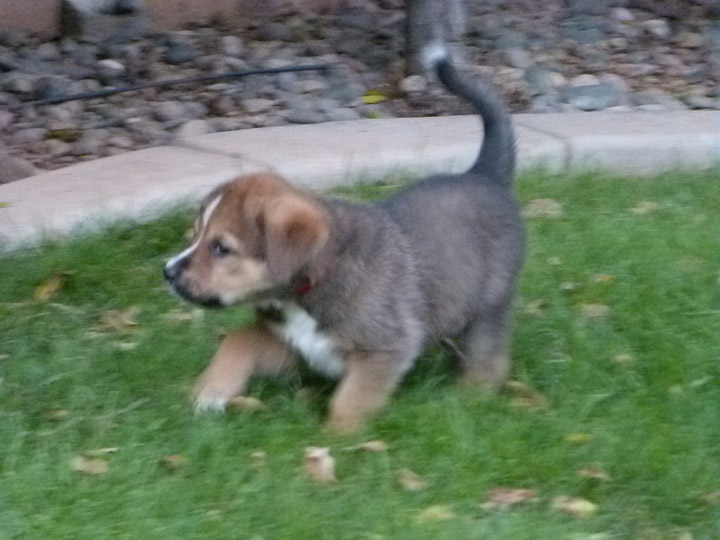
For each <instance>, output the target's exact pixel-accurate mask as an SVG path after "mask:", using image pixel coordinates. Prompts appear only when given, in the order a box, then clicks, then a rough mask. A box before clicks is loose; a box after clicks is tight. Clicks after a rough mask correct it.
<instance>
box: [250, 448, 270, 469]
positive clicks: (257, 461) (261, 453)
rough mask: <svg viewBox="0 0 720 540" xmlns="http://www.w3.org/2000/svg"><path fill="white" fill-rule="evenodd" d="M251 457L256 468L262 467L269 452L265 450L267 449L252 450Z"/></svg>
mask: <svg viewBox="0 0 720 540" xmlns="http://www.w3.org/2000/svg"><path fill="white" fill-rule="evenodd" d="M250 459H251V460H252V463H251V465H252V467H253V468H254V469H261V468H263V467H264V466H265V463H266V462H267V452H265V450H255V451H254V452H250Z"/></svg>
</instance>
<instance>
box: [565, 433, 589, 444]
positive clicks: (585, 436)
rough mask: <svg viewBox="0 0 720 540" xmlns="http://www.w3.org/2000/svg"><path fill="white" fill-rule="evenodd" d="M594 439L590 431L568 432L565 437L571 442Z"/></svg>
mask: <svg viewBox="0 0 720 540" xmlns="http://www.w3.org/2000/svg"><path fill="white" fill-rule="evenodd" d="M593 439H594V436H593V435H592V434H591V433H570V434H569V435H567V436H566V437H565V440H566V441H567V442H571V443H584V442H588V441H591V440H593Z"/></svg>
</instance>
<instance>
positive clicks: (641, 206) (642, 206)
mask: <svg viewBox="0 0 720 540" xmlns="http://www.w3.org/2000/svg"><path fill="white" fill-rule="evenodd" d="M660 208H661V206H660V204H659V203H656V202H653V201H641V202H639V203H637V204H636V205H635V207H634V208H631V209H630V211H631V212H632V213H633V214H638V215H642V214H647V213H648V212H653V211H655V210H659V209H660Z"/></svg>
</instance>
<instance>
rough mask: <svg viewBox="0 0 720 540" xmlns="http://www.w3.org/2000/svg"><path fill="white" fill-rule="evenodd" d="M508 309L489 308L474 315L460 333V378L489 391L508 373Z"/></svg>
mask: <svg viewBox="0 0 720 540" xmlns="http://www.w3.org/2000/svg"><path fill="white" fill-rule="evenodd" d="M509 312H510V310H509V308H505V309H502V310H493V312H492V313H491V314H488V313H483V314H480V315H478V316H476V318H475V319H473V320H472V321H471V322H470V323H469V324H468V325H467V327H466V328H465V330H464V331H463V333H462V334H461V335H460V339H459V348H460V352H461V353H462V354H461V357H460V364H461V367H462V371H463V379H464V381H465V382H467V383H470V384H480V385H482V386H485V387H487V388H489V389H491V390H495V389H497V388H499V387H500V386H501V385H502V384H503V383H504V382H505V381H506V380H507V378H508V375H509V373H510V357H509V336H510V313H509Z"/></svg>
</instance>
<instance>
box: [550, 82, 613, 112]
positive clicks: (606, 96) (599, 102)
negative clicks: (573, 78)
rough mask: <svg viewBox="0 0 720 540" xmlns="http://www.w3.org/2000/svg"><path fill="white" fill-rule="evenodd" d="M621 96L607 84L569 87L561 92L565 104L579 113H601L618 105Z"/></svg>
mask: <svg viewBox="0 0 720 540" xmlns="http://www.w3.org/2000/svg"><path fill="white" fill-rule="evenodd" d="M621 98H622V95H621V94H620V92H618V90H617V89H616V88H614V87H612V86H610V85H609V84H592V85H588V86H570V87H568V88H565V89H564V90H563V91H562V99H563V101H564V102H565V103H568V104H570V105H572V106H573V107H575V108H577V109H579V110H581V111H601V110H603V109H607V108H608V107H614V106H616V105H620V102H621Z"/></svg>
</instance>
